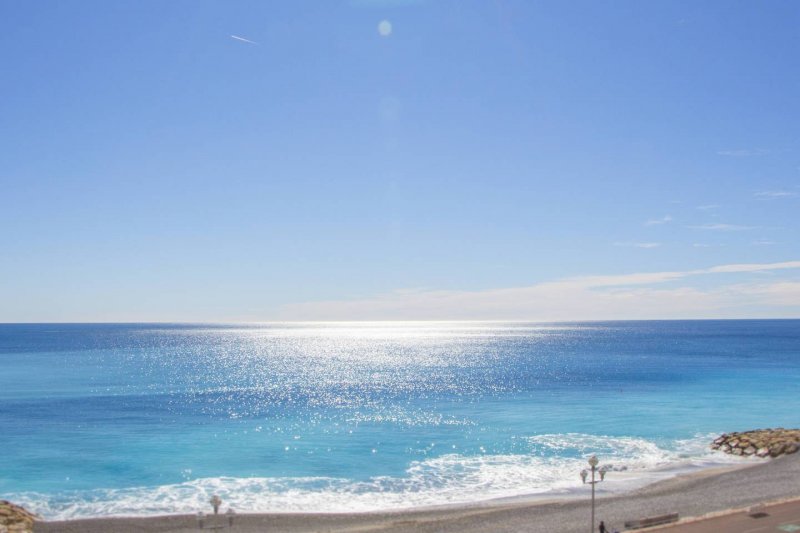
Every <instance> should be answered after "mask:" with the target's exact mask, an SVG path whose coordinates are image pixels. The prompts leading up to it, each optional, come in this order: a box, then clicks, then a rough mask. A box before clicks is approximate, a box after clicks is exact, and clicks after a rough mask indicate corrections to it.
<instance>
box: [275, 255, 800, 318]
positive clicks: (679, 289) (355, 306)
mask: <svg viewBox="0 0 800 533" xmlns="http://www.w3.org/2000/svg"><path fill="white" fill-rule="evenodd" d="M792 269H800V261H785V262H780V263H741V264H726V265H718V266H715V267H711V268H705V269H696V270H684V271H665V272H644V273H633V274H621V275H607V276H581V277H573V278H565V279H561V280H555V281H549V282H543V283H538V284H535V285H530V286H526V287H511V288H500V289H489V290H483V291H441V290H403V291H393V292H390V293H386V294H380V295H376V296H374V297H371V298H364V299H358V300H340V301H321V302H307V303H301V304H294V305H290V306H287V307H285V308H284V309H283V313H282V314H283V318H289V319H301V320H378V319H383V320H395V319H396V320H413V319H420V320H448V319H454V320H455V319H464V320H543V321H548V320H551V321H552V320H603V319H606V320H608V319H636V318H639V319H648V318H649V319H657V318H687V317H695V318H711V317H718V318H719V317H746V316H749V317H753V316H796V315H797V314H798V313H800V281H798V280H796V279H781V280H775V281H771V282H769V283H764V282H763V279H759V278H756V279H755V280H753V281H749V282H746V281H745V282H742V281H741V280H742V276H747V274H748V273H758V274H761V273H765V272H778V271H788V270H792ZM733 274H735V275H737V278H735V279H736V280H737V281H736V282H735V283H728V284H727V285H725V284H724V283H723V284H720V283H718V282H720V281H722V282H724V281H725V280H726V279H730V278H725V277H724V276H729V275H733ZM695 277H715V283H714V284H713V287H711V288H707V289H703V288H698V287H697V286H691V285H687V284H686V283H688V282H689V280H690V278H695ZM716 278H719V279H716ZM682 280H683V281H682ZM667 284H668V285H667Z"/></svg>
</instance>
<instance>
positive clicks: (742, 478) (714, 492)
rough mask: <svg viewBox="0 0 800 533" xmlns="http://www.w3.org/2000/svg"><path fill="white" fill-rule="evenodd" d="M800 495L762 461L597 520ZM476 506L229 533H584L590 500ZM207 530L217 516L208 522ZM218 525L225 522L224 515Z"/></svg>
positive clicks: (685, 480) (614, 502) (308, 519)
mask: <svg viewBox="0 0 800 533" xmlns="http://www.w3.org/2000/svg"><path fill="white" fill-rule="evenodd" d="M798 497H800V454H793V455H788V456H783V457H778V458H776V459H772V460H769V461H768V462H764V463H754V464H741V465H731V466H730V467H728V466H725V467H712V468H709V469H703V470H700V471H697V472H690V473H687V474H681V475H678V476H675V477H672V478H668V479H664V480H660V481H657V482H655V483H652V484H649V485H646V486H644V487H641V488H639V489H635V490H633V491H631V492H627V493H622V494H615V495H609V496H599V497H598V499H597V506H596V507H597V521H598V523H599V521H600V520H604V521H605V522H606V525H607V526H609V527H616V528H619V529H620V530H622V529H623V527H622V526H623V523H624V522H625V521H626V520H632V519H636V518H643V517H646V516H652V515H656V514H664V513H671V512H678V513H679V514H680V516H681V519H686V518H690V517H696V518H699V517H702V516H704V515H708V514H710V513H721V512H725V511H730V510H735V509H740V508H744V507H748V506H750V505H754V504H757V503H769V502H776V501H781V500H790V499H793V498H798ZM511 500H513V501H509V499H506V498H503V499H494V500H487V501H484V502H476V503H470V504H453V505H446V506H437V507H429V508H420V507H417V508H413V509H407V510H396V511H369V512H360V513H299V512H298V513H258V514H241V515H237V516H236V517H235V519H234V527H233V528H232V529H231V531H237V532H242V533H249V532H258V531H265V530H269V531H284V532H287V533H294V532H301V531H331V532H352V533H355V532H362V531H387V532H397V533H400V532H410V531H437V532H445V533H447V532H452V533H471V532H479V531H490V530H491V531H507V532H516V531H520V532H522V531H528V532H538V531H541V532H542V533H552V532H559V533H572V532H573V531H574V532H576V533H580V532H583V531H585V529H586V527H587V524H586V523H587V521H588V516H589V514H588V513H589V502H588V501H587V500H586V499H585V498H584V499H576V498H567V499H565V498H557V497H556V498H550V499H537V498H535V497H534V498H531V497H530V496H527V497H526V496H520V497H514V498H511ZM206 520H207V522H208V523H209V524H211V523H213V518H211V517H206ZM219 522H220V523H223V522H227V519H226V518H225V517H223V516H220V517H219ZM34 531H35V532H43V533H49V532H60V533H79V532H81V533H101V532H106V531H115V532H119V533H128V532H131V533H132V532H136V531H138V532H142V531H148V532H149V531H153V532H170V533H183V532H189V531H198V524H197V519H196V517H195V516H194V515H186V514H183V515H161V516H150V517H131V518H125V517H110V518H86V519H77V520H67V521H49V522H44V521H43V522H37V523H36V524H35V526H34Z"/></svg>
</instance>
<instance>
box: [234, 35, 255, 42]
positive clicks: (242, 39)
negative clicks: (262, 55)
mask: <svg viewBox="0 0 800 533" xmlns="http://www.w3.org/2000/svg"><path fill="white" fill-rule="evenodd" d="M231 39H235V40H237V41H241V42H243V43H250V44H258V43H257V42H255V41H251V40H250V39H245V38H244V37H240V36H238V35H231Z"/></svg>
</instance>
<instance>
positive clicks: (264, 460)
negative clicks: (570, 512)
mask: <svg viewBox="0 0 800 533" xmlns="http://www.w3.org/2000/svg"><path fill="white" fill-rule="evenodd" d="M0 368H2V371H1V372H0V428H1V431H0V450H2V452H3V456H4V458H3V461H2V464H3V466H2V469H0V497H2V498H8V499H13V500H17V501H21V502H23V503H25V504H27V505H29V506H30V507H32V508H33V509H34V510H37V511H39V512H40V513H42V514H43V515H45V516H47V517H53V518H54V517H72V516H84V515H98V514H101V515H102V514H151V513H164V512H191V511H196V510H198V509H200V508H202V507H203V506H204V505H205V501H206V500H207V499H208V497H209V496H210V494H212V493H218V494H220V495H221V496H222V497H223V500H224V501H225V504H226V505H232V506H233V507H235V508H236V509H237V510H241V511H245V510H248V511H256V510H260V511H266V510H285V511H292V510H310V511H333V510H362V509H380V508H392V507H403V506H410V505H424V504H440V503H449V502H462V501H474V500H478V499H485V498H491V497H502V496H513V495H521V494H531V493H538V494H546V495H553V494H572V493H576V491H580V490H583V488H582V485H581V481H580V478H579V476H578V475H577V474H578V472H579V471H580V469H581V468H583V464H584V463H585V458H586V457H587V456H588V455H590V454H592V453H596V454H598V456H599V457H600V459H601V461H602V462H603V463H604V464H607V465H609V466H610V467H612V468H613V471H612V473H611V474H609V476H608V482H604V485H603V489H604V490H609V491H613V490H625V489H626V488H630V487H631V486H635V485H636V484H641V483H643V482H646V481H652V480H653V479H657V478H658V477H659V476H663V475H666V474H668V473H670V472H675V471H679V470H681V469H687V468H693V467H699V466H708V465H712V464H717V463H719V462H725V461H731V460H733V459H731V458H728V457H725V456H721V455H718V454H715V453H711V452H709V451H708V448H707V444H708V442H709V440H710V437H711V435H713V434H716V433H720V432H724V431H731V430H743V429H752V428H757V427H769V426H786V427H789V426H792V427H796V426H800V409H798V405H797V401H796V397H797V383H798V382H800V381H798V380H799V379H800V321H798V320H751V321H678V322H609V323H581V324H556V325H541V324H520V323H506V324H499V323H329V324H320V323H295V324H265V325H254V326H241V325H170V324H134V325H77V324H75V325H73V324H39V325H11V324H7V325H2V324H0Z"/></svg>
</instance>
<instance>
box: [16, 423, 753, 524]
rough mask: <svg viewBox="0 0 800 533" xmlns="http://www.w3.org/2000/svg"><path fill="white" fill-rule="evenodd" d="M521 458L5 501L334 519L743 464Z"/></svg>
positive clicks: (627, 447)
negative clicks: (596, 476) (592, 476)
mask: <svg viewBox="0 0 800 533" xmlns="http://www.w3.org/2000/svg"><path fill="white" fill-rule="evenodd" d="M527 440H528V441H529V443H530V446H531V453H529V454H524V455H516V454H507V455H481V456H461V455H457V454H451V455H443V456H440V457H437V458H432V459H427V460H425V461H418V462H414V463H412V464H411V465H410V467H409V468H408V469H407V471H406V475H405V476H403V477H388V476H379V477H373V478H370V479H369V480H367V481H354V480H348V479H340V478H326V477H306V478H232V477H218V478H204V479H195V480H191V481H186V482H183V483H177V484H172V485H163V486H158V487H135V488H125V489H98V490H91V491H74V492H62V493H59V494H49V495H48V494H37V493H19V494H15V495H10V497H11V499H13V500H15V501H17V502H19V503H21V504H23V505H25V506H26V507H29V508H30V509H32V510H33V511H35V512H37V513H39V514H40V515H42V516H44V517H46V518H48V519H70V518H78V517H88V516H143V515H155V514H176V513H196V512H197V511H198V510H206V511H207V510H208V507H209V506H208V503H207V502H208V500H209V498H210V497H211V495H212V494H218V495H219V496H220V497H221V498H222V499H223V501H224V502H225V505H230V506H231V507H233V508H234V509H236V511H238V512H340V511H350V512H354V511H371V510H386V509H402V508H409V507H421V506H436V505H447V504H455V503H468V502H477V501H483V500H490V499H496V498H509V497H520V496H531V497H536V496H538V497H553V496H559V497H569V496H577V495H581V494H583V493H584V492H586V491H588V488H587V486H585V485H583V484H582V482H581V480H580V477H579V475H578V474H579V472H580V470H581V469H583V468H584V467H585V466H586V460H585V458H586V457H587V456H589V455H591V454H592V453H595V454H597V455H598V457H599V458H600V459H601V464H603V465H607V466H608V467H610V469H611V472H610V473H609V474H608V475H607V476H606V481H605V482H604V483H602V484H600V485H598V489H599V490H600V491H601V492H605V493H617V492H623V491H627V490H631V489H633V488H637V487H640V486H643V485H645V484H648V483H652V482H654V481H657V480H659V479H664V478H665V477H669V476H672V475H675V474H677V473H681V472H686V471H689V470H692V469H697V468H703V467H709V466H714V465H719V464H724V463H732V462H741V461H742V459H741V458H733V457H732V456H727V455H724V454H720V453H715V452H711V451H710V450H709V448H708V443H709V442H710V440H711V439H710V437H709V436H707V435H702V436H698V437H697V438H695V439H691V440H687V441H676V442H674V443H671V445H670V446H669V447H659V446H657V445H656V444H655V443H653V442H651V441H647V440H644V439H637V438H633V437H605V436H596V435H584V434H574V433H573V434H560V435H537V436H533V437H529V438H528V439H527Z"/></svg>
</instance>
